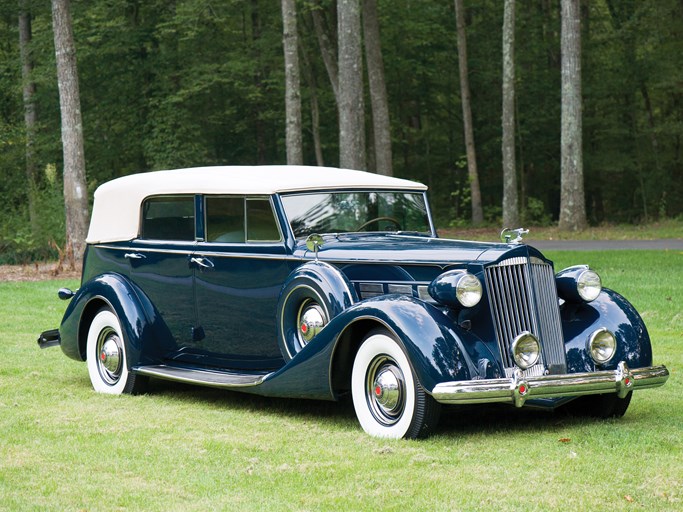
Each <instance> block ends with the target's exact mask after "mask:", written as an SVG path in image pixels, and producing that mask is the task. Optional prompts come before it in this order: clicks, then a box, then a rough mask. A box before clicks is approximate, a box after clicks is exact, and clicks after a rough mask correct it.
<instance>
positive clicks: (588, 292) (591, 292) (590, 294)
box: [576, 269, 602, 302]
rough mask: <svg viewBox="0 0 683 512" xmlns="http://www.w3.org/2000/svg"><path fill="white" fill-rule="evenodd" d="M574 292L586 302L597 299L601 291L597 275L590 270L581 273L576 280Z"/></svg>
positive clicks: (600, 282)
mask: <svg viewBox="0 0 683 512" xmlns="http://www.w3.org/2000/svg"><path fill="white" fill-rule="evenodd" d="M576 291H578V292H579V295H580V296H581V298H582V299H583V300H585V301H586V302H590V301H592V300H595V299H597V298H598V295H600V292H601V291H602V281H601V280H600V276H599V275H598V273H597V272H595V271H594V270H591V269H587V270H584V271H583V272H581V274H579V277H578V278H577V279H576Z"/></svg>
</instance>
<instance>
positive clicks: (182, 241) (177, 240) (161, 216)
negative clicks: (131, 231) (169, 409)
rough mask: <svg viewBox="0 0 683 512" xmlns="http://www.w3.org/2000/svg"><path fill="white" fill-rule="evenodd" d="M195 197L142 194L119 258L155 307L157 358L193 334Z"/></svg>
mask: <svg viewBox="0 0 683 512" xmlns="http://www.w3.org/2000/svg"><path fill="white" fill-rule="evenodd" d="M195 246H196V241H195V196H194V195H174V196H158V197H150V198H147V199H146V200H145V201H144V202H143V204H142V211H141V227H140V235H139V237H138V238H137V239H135V240H133V241H132V242H131V244H130V250H128V251H127V252H126V254H125V258H126V259H127V260H128V261H129V262H130V267H131V268H130V278H131V280H132V281H133V282H134V283H135V284H136V285H137V286H138V287H139V288H140V289H141V290H142V292H143V293H144V294H145V295H146V296H147V297H148V298H149V300H150V301H151V303H152V304H153V306H154V308H155V309H156V310H157V312H158V314H159V316H160V318H161V319H162V322H163V324H164V327H165V328H166V329H167V334H168V335H167V336H164V337H162V339H160V340H159V345H160V346H159V347H158V349H157V350H156V351H152V350H151V348H149V347H148V352H149V353H154V352H157V355H158V356H159V357H161V358H166V359H168V358H174V357H175V356H176V355H177V353H178V352H179V351H182V349H183V347H184V346H186V345H187V344H188V343H191V341H192V338H193V336H195V335H196V334H195V316H196V311H195V301H194V288H193V269H192V268H191V266H190V258H191V255H192V253H193V252H194V250H195Z"/></svg>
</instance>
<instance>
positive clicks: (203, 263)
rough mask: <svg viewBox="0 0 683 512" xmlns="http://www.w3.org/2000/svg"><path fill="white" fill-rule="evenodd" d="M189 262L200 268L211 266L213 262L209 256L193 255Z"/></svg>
mask: <svg viewBox="0 0 683 512" xmlns="http://www.w3.org/2000/svg"><path fill="white" fill-rule="evenodd" d="M190 262H191V263H194V264H195V265H197V266H198V267H200V268H213V262H212V261H211V260H210V259H209V258H201V257H199V258H197V257H193V258H190Z"/></svg>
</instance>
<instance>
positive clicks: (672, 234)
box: [439, 219, 683, 245]
mask: <svg viewBox="0 0 683 512" xmlns="http://www.w3.org/2000/svg"><path fill="white" fill-rule="evenodd" d="M515 227H517V226H515ZM525 227H527V228H529V234H527V235H525V236H524V239H525V241H526V242H527V243H530V244H532V245H533V241H534V240H656V239H668V238H683V219H666V220H662V221H659V222H651V223H648V224H604V225H600V226H591V227H589V228H587V229H585V230H583V231H578V232H575V231H560V230H559V229H558V228H557V225H553V226H528V225H525ZM501 229H502V226H488V227H481V228H462V229H461V228H443V229H439V236H441V237H442V238H455V239H461V240H481V241H487V242H498V241H499V240H500V231H501Z"/></svg>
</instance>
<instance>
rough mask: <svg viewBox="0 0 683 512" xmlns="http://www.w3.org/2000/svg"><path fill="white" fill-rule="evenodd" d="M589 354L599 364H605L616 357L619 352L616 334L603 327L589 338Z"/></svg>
mask: <svg viewBox="0 0 683 512" xmlns="http://www.w3.org/2000/svg"><path fill="white" fill-rule="evenodd" d="M587 348H588V352H589V353H590V355H591V357H592V358H593V361H595V362H596V363H597V364H605V363H606V362H608V361H609V360H610V359H612V358H613V357H614V353H615V352H616V351H617V340H616V338H615V337H614V334H612V333H611V332H609V331H608V330H607V329H605V328H604V327H601V328H600V329H598V330H597V331H595V332H594V333H593V334H591V335H590V337H589V338H588V343H587Z"/></svg>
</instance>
